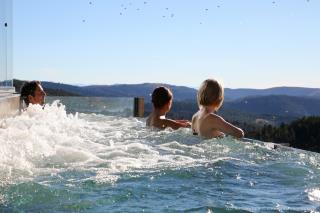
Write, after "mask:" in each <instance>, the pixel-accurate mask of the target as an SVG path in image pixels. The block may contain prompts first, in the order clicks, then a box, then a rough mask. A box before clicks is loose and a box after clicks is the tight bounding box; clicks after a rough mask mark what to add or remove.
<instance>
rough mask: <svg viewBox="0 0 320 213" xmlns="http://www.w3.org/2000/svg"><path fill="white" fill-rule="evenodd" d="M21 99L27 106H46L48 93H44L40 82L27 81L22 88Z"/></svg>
mask: <svg viewBox="0 0 320 213" xmlns="http://www.w3.org/2000/svg"><path fill="white" fill-rule="evenodd" d="M20 93H21V99H22V100H23V101H24V103H25V104H26V106H29V104H30V103H31V104H40V105H44V101H45V96H46V93H45V92H44V90H43V88H42V86H41V83H40V81H27V82H25V83H24V84H23V85H22V87H21V91H20Z"/></svg>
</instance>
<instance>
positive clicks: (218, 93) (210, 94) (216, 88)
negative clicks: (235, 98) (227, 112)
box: [197, 79, 224, 109]
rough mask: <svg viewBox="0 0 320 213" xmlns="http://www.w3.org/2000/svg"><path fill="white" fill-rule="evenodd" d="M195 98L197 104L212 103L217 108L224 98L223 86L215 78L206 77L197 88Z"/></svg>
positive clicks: (206, 104) (207, 104)
mask: <svg viewBox="0 0 320 213" xmlns="http://www.w3.org/2000/svg"><path fill="white" fill-rule="evenodd" d="M197 99H198V104H199V105H202V106H212V105H214V106H215V107H216V108H217V109H219V108H220V107H221V105H222V102H223V99H224V90H223V87H222V86H221V84H220V83H219V82H218V81H216V80H215V79H207V80H205V81H204V82H202V84H201V86H200V88H199V90H198V94H197Z"/></svg>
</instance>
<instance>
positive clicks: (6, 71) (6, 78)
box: [0, 0, 20, 119]
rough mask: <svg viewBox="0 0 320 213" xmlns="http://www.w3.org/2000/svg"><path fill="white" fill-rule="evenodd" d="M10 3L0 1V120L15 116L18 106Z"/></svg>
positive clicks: (6, 0)
mask: <svg viewBox="0 0 320 213" xmlns="http://www.w3.org/2000/svg"><path fill="white" fill-rule="evenodd" d="M12 1H13V0H0V119H2V118H6V117H8V116H11V115H15V114H17V112H18V111H19V106H20V96H19V95H17V94H14V92H15V90H14V87H13V82H12V79H13V76H12Z"/></svg>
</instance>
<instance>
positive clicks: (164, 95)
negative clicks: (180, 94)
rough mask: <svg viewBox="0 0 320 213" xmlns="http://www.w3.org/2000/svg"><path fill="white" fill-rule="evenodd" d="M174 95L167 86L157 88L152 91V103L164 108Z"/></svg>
mask: <svg viewBox="0 0 320 213" xmlns="http://www.w3.org/2000/svg"><path fill="white" fill-rule="evenodd" d="M172 96H173V95H172V92H171V91H170V89H168V88H167V87H158V88H156V89H155V90H153V93H152V103H153V106H154V108H156V109H159V108H162V107H163V106H164V105H166V104H167V103H168V102H169V101H170V100H171V99H172Z"/></svg>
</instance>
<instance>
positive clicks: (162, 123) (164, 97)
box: [146, 87, 191, 129]
mask: <svg viewBox="0 0 320 213" xmlns="http://www.w3.org/2000/svg"><path fill="white" fill-rule="evenodd" d="M172 99H173V95H172V92H171V91H170V90H169V89H168V88H166V87H158V88H156V89H155V90H154V91H153V93H152V104H153V111H152V113H151V114H150V115H149V117H148V118H147V121H146V124H147V126H151V127H157V128H159V129H165V128H166V127H171V128H172V129H178V128H180V127H190V126H191V123H190V122H189V121H187V120H172V119H167V118H166V117H165V116H166V114H167V113H168V112H169V111H170V109H171V105H172Z"/></svg>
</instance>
